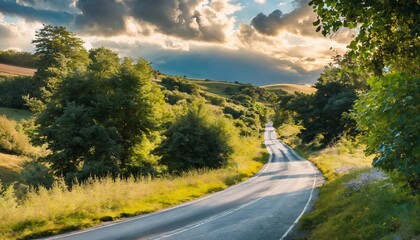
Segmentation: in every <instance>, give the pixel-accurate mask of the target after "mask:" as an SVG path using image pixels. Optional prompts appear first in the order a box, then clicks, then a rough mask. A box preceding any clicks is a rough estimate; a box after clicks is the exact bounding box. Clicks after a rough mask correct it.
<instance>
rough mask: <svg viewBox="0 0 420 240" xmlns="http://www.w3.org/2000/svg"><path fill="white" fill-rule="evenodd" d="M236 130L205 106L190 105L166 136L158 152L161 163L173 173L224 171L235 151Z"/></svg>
mask: <svg viewBox="0 0 420 240" xmlns="http://www.w3.org/2000/svg"><path fill="white" fill-rule="evenodd" d="M232 131H233V130H232V129H229V124H228V123H227V121H226V120H224V118H221V117H220V116H215V114H214V113H213V112H211V111H210V110H207V109H206V108H205V107H204V106H203V105H198V106H194V105H192V106H190V107H189V109H188V112H187V113H186V115H183V116H181V117H180V118H179V119H178V120H177V121H176V122H175V123H174V124H173V125H172V126H171V127H170V128H169V129H168V130H167V131H166V133H165V136H166V137H167V138H166V139H165V140H164V141H163V142H162V144H161V146H160V147H158V148H157V149H156V152H157V153H158V154H159V155H161V156H162V158H161V159H160V163H161V164H163V165H165V166H167V167H168V171H169V172H170V173H175V174H181V173H182V172H186V171H189V170H192V169H202V168H220V167H223V166H225V165H226V164H227V163H228V159H229V156H230V154H231V153H232V151H233V149H232V146H231V145H230V138H231V134H232Z"/></svg>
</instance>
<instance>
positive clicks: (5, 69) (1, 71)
mask: <svg viewBox="0 0 420 240" xmlns="http://www.w3.org/2000/svg"><path fill="white" fill-rule="evenodd" d="M35 71H36V70H35V69H33V68H25V67H18V66H12V65H7V64H3V63H0V75H3V76H18V75H25V76H32V75H34V73H35Z"/></svg>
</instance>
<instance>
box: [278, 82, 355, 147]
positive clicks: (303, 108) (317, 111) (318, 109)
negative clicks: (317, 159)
mask: <svg viewBox="0 0 420 240" xmlns="http://www.w3.org/2000/svg"><path fill="white" fill-rule="evenodd" d="M315 88H317V91H316V93H315V94H313V95H307V94H297V95H294V96H292V97H291V98H284V100H285V101H286V105H285V106H284V107H283V108H284V109H285V110H286V111H292V112H296V113H297V114H296V115H294V116H293V117H294V119H295V121H296V122H300V123H301V124H302V125H303V127H304V129H303V130H302V131H301V133H300V135H299V136H300V137H301V138H302V140H303V141H304V142H307V143H308V142H311V141H313V140H314V139H315V138H316V137H317V136H318V137H319V136H321V135H322V137H321V139H322V140H321V146H325V145H326V144H329V143H331V142H333V141H335V140H336V139H337V137H339V136H341V135H343V134H344V133H347V134H354V131H355V122H354V120H352V119H351V118H350V117H349V115H348V113H349V112H350V110H351V109H352V107H353V104H354V101H355V100H356V98H357V95H356V91H355V90H354V89H352V88H350V87H348V86H347V85H345V84H342V83H338V82H328V83H326V84H322V83H320V82H318V83H317V84H315Z"/></svg>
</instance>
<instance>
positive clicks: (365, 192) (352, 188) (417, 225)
mask: <svg viewBox="0 0 420 240" xmlns="http://www.w3.org/2000/svg"><path fill="white" fill-rule="evenodd" d="M298 128H299V126H295V125H285V126H282V127H281V128H280V129H279V136H280V137H282V138H283V139H284V141H285V142H288V143H289V144H291V145H292V146H293V147H294V148H295V150H297V152H298V153H299V154H300V155H302V156H304V157H305V158H306V159H308V160H310V161H312V162H314V163H315V165H316V166H317V167H318V168H319V169H320V170H321V171H322V173H323V174H324V176H325V178H326V179H327V181H326V182H325V183H324V184H323V186H321V187H320V188H319V195H318V198H317V200H316V202H315V203H314V206H313V209H312V211H311V212H309V213H307V214H305V215H304V216H303V217H302V218H301V220H300V221H299V225H298V226H299V230H300V232H301V233H302V234H303V236H304V239H316V240H318V239H321V240H322V239H326V240H327V239H328V240H330V239H420V195H416V196H415V195H413V194H412V193H411V191H410V188H409V187H408V185H407V184H406V183H405V182H404V181H403V180H401V179H400V178H398V176H396V175H391V176H388V175H386V174H383V177H381V178H378V179H375V177H374V175H375V171H376V170H374V168H372V165H371V163H372V158H373V157H372V156H365V155H364V152H363V151H364V148H365V147H364V145H362V144H358V143H357V139H356V141H350V140H347V139H344V138H343V139H341V140H339V141H338V142H337V143H336V144H335V145H333V146H330V147H327V148H325V149H323V150H320V151H316V150H314V147H313V145H304V144H302V143H301V142H300V141H299V139H297V137H296V134H297V133H298V132H299V131H298V130H299V129H298ZM362 176H367V177H365V178H364V179H363V180H362V178H363V177H362ZM355 182H356V183H357V184H354V183H355ZM300 237H302V236H300Z"/></svg>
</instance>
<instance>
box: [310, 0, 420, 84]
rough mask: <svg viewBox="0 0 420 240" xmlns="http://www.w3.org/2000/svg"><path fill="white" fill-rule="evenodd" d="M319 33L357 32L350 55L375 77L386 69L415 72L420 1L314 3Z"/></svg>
mask: <svg viewBox="0 0 420 240" xmlns="http://www.w3.org/2000/svg"><path fill="white" fill-rule="evenodd" d="M309 5H312V7H313V9H314V11H315V12H316V13H317V14H318V19H317V21H316V22H314V25H315V26H318V28H317V31H321V32H322V34H324V35H328V34H331V33H333V32H336V31H338V30H339V29H341V28H354V29H357V30H358V35H357V37H356V38H355V39H354V40H353V41H352V42H351V44H350V45H349V48H350V49H351V50H352V51H351V52H350V54H352V55H354V56H357V57H358V58H359V59H360V60H362V61H363V62H365V63H367V65H368V66H370V68H371V69H372V70H373V71H374V73H375V75H378V76H379V75H382V74H383V70H384V67H392V68H393V69H396V70H403V71H412V70H415V69H416V68H418V63H419V62H420V39H419V32H420V28H419V26H418V24H419V12H420V4H419V2H418V0H399V1H397V0H390V1H383V0H360V1H354V0H341V1H337V0H312V1H310V3H309Z"/></svg>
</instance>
